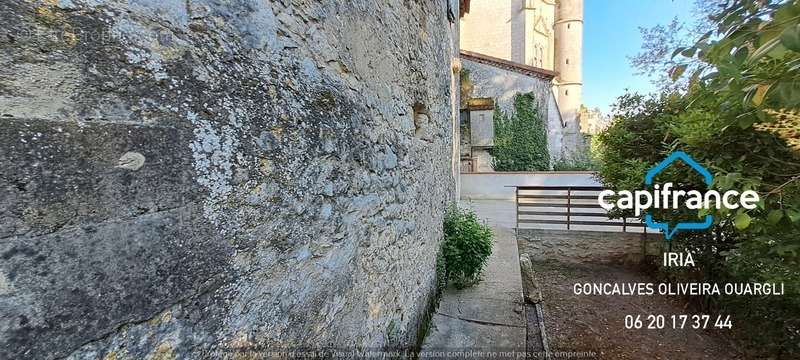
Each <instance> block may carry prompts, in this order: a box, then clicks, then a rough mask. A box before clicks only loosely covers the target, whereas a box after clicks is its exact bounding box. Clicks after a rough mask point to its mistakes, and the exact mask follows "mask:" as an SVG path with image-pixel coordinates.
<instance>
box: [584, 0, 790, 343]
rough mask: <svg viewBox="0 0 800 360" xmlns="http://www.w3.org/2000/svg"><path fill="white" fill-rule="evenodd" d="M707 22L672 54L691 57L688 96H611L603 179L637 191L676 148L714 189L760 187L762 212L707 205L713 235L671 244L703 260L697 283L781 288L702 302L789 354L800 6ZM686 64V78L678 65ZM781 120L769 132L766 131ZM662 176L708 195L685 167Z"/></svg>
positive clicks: (746, 8) (749, 6)
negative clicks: (708, 27) (711, 26)
mask: <svg viewBox="0 0 800 360" xmlns="http://www.w3.org/2000/svg"><path fill="white" fill-rule="evenodd" d="M712 19H713V20H714V21H715V22H716V29H715V30H712V31H710V32H708V33H706V34H704V35H703V36H702V37H701V38H700V39H699V40H698V41H696V43H695V45H694V46H691V47H687V48H677V49H675V50H674V51H673V54H674V56H678V55H679V54H680V56H683V57H688V58H689V59H687V60H686V63H683V64H680V63H679V64H678V65H676V66H675V67H674V69H673V71H672V74H673V75H674V77H675V78H685V79H686V80H688V81H686V83H687V85H686V86H687V87H686V88H684V90H682V91H681V92H665V93H663V94H661V95H658V96H650V97H645V96H641V95H630V94H629V95H625V96H623V97H621V98H620V99H619V101H618V104H617V105H616V107H615V121H614V123H613V124H612V126H611V127H609V129H607V131H606V132H604V133H603V134H601V135H599V136H598V138H599V139H600V142H601V151H600V155H599V156H600V160H601V166H600V171H599V174H600V178H601V179H602V182H603V183H604V184H605V185H606V186H609V187H611V188H614V189H617V190H634V189H640V188H642V187H643V176H644V173H645V172H646V170H647V169H649V168H650V167H652V166H653V165H655V164H656V163H657V162H658V161H660V160H661V159H663V158H664V157H665V156H666V155H667V154H668V153H670V152H672V151H675V150H683V151H685V152H687V153H689V154H691V155H692V157H694V158H695V159H696V160H698V161H699V162H700V163H701V164H702V165H703V166H705V167H706V168H707V169H709V170H710V171H711V172H712V173H713V175H714V179H715V180H714V183H713V184H712V188H714V189H716V190H718V191H720V192H724V191H727V190H737V191H740V192H741V191H744V190H755V191H757V192H758V193H759V194H760V196H761V199H762V201H761V203H760V204H759V206H758V208H756V209H754V210H745V209H741V208H740V209H737V210H727V209H719V210H717V209H712V210H711V212H709V213H711V214H712V215H714V219H715V223H714V226H713V227H712V229H711V230H710V231H707V232H683V233H679V234H678V236H677V237H676V238H675V239H673V244H674V245H675V246H677V247H679V248H684V249H689V250H691V251H693V252H694V253H696V254H699V255H700V261H699V262H698V267H699V270H700V271H701V272H702V275H703V277H704V278H705V281H708V282H719V283H724V282H748V283H752V282H775V283H783V284H784V286H785V289H786V295H784V296H772V297H764V298H761V297H750V296H746V297H717V298H713V299H709V301H708V302H707V303H706V306H708V307H709V308H712V309H709V310H710V311H721V312H727V313H731V314H734V315H735V316H736V318H737V326H740V327H741V334H743V336H745V337H746V338H749V340H752V341H754V342H757V343H758V344H759V346H757V347H753V348H754V349H756V348H757V349H759V350H760V351H764V352H766V353H769V354H771V355H773V356H778V357H779V358H791V357H797V356H800V346H799V345H798V344H800V296H798V295H800V293H798V289H800V156H799V155H798V152H797V147H796V146H792V144H793V143H794V141H795V140H796V139H795V138H793V137H792V136H796V133H792V132H791V131H780V130H781V129H783V130H785V129H787V128H788V129H793V128H794V129H796V128H797V122H798V119H800V116H797V114H798V111H797V109H798V106H800V52H798V51H800V49H798V47H797V45H798V44H797V43H796V41H797V38H798V36H800V33H798V31H800V28H798V24H800V4H799V3H798V2H797V1H766V2H763V1H751V0H737V1H733V2H732V3H731V5H730V6H729V7H728V8H726V9H724V10H722V11H721V12H719V13H718V14H716V15H715V16H713V17H712ZM674 56H673V57H674ZM689 63H691V64H693V65H692V66H690V67H688V68H689V69H693V70H692V71H686V69H687V67H685V66H683V65H688V64H689ZM687 77H688V78H687ZM779 120H780V121H781V123H780V124H781V126H780V127H778V130H777V131H774V129H775V126H771V124H773V123H774V122H777V121H779ZM792 134H794V135H792ZM664 178H666V179H669V180H675V179H685V180H681V183H680V184H676V185H677V186H679V187H682V188H693V189H698V190H705V189H706V187H705V185H704V184H703V183H702V181H701V179H699V177H697V176H696V175H691V172H690V171H689V170H688V168H686V167H680V166H677V167H675V168H672V167H671V168H670V169H669V171H668V172H666V174H664ZM657 182H658V179H657ZM705 214H706V211H700V212H699V213H697V214H690V213H687V212H686V211H671V212H660V213H658V214H657V215H656V217H659V218H660V219H662V221H663V220H664V219H665V220H667V221H677V220H687V217H688V218H692V217H694V218H701V217H702V216H704V215H705ZM616 215H618V216H619V215H621V214H616ZM696 259H697V258H696ZM669 275H670V276H673V277H674V279H675V280H686V277H691V276H697V274H694V275H692V274H678V273H671V274H669ZM681 276H684V277H683V278H681ZM750 355H751V356H756V357H758V356H764V354H762V353H756V354H750Z"/></svg>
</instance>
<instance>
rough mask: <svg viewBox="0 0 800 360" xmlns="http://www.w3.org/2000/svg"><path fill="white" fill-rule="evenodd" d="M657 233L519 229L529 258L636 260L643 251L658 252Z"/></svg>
mask: <svg viewBox="0 0 800 360" xmlns="http://www.w3.org/2000/svg"><path fill="white" fill-rule="evenodd" d="M663 239H664V237H663V236H662V235H660V234H647V235H645V234H643V233H638V234H637V233H623V232H602V231H575V230H569V231H565V230H544V229H518V230H517V245H518V246H519V252H520V254H523V253H524V254H528V255H529V256H530V257H531V260H534V261H545V260H558V261H564V262H599V263H624V264H638V263H639V262H641V261H642V260H643V259H644V256H645V255H654V254H659V251H658V248H659V247H660V246H662V245H663V243H664V241H663Z"/></svg>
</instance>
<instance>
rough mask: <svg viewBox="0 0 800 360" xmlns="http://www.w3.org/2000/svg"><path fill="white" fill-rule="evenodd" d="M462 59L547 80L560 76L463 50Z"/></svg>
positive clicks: (548, 71) (552, 72) (540, 69)
mask: <svg viewBox="0 0 800 360" xmlns="http://www.w3.org/2000/svg"><path fill="white" fill-rule="evenodd" d="M461 58H462V59H465V60H469V61H474V62H477V63H481V64H486V65H491V66H494V67H497V68H501V69H504V70H508V71H514V72H517V73H520V74H523V75H527V76H532V77H537V78H540V79H545V80H548V81H549V80H553V78H554V77H556V76H557V75H558V73H557V72H555V71H550V70H545V69H542V68H537V67H534V66H530V65H525V64H520V63H516V62H513V61H508V60H505V59H500V58H496V57H493V56H489V55H484V54H479V53H476V52H472V51H467V50H461Z"/></svg>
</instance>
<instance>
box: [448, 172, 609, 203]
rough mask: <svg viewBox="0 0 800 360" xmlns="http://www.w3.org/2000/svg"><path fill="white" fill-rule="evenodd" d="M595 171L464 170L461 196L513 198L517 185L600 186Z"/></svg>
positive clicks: (467, 198) (476, 198)
mask: <svg viewBox="0 0 800 360" xmlns="http://www.w3.org/2000/svg"><path fill="white" fill-rule="evenodd" d="M594 174H595V173H594V172H589V171H560V172H504V173H465V174H461V199H462V200H512V201H513V200H514V197H515V190H514V188H513V186H542V185H552V186H600V183H599V182H598V181H597V180H596V179H595V178H594ZM509 186H511V187H509Z"/></svg>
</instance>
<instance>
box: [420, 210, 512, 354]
mask: <svg viewBox="0 0 800 360" xmlns="http://www.w3.org/2000/svg"><path fill="white" fill-rule="evenodd" d="M461 205H462V206H464V207H469V208H472V209H473V210H475V212H476V213H477V214H478V217H480V218H481V219H483V220H484V221H486V222H487V223H488V224H489V226H491V228H492V231H493V233H494V248H493V249H492V256H491V257H490V258H489V262H488V264H487V266H486V269H485V270H484V276H483V281H481V282H480V283H478V284H477V285H475V286H472V287H470V288H467V289H462V290H457V289H454V288H448V289H447V290H445V292H444V294H442V299H441V302H440V303H439V308H438V309H437V311H436V313H435V314H434V316H433V321H432V324H431V329H430V331H429V332H428V336H427V337H426V339H425V342H424V343H423V346H422V352H421V353H420V358H425V357H426V353H427V354H428V355H430V354H433V353H435V352H441V351H476V352H477V351H487V352H488V351H491V352H503V353H506V354H505V355H503V354H501V355H499V356H498V357H497V358H509V357H513V356H512V355H510V354H508V353H509V352H517V353H518V354H519V353H521V352H524V351H525V336H526V319H525V312H524V308H523V304H524V302H523V298H522V279H521V276H520V268H519V253H518V251H517V240H516V236H515V233H514V228H513V227H514V222H515V215H514V211H515V208H514V202H512V201H489V200H481V201H472V202H462V204H461Z"/></svg>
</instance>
